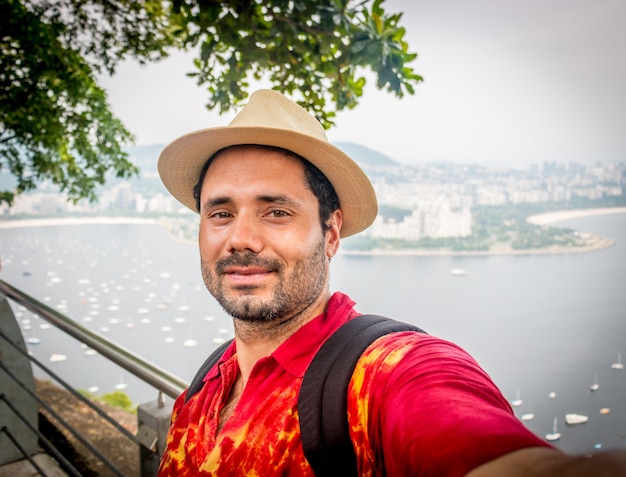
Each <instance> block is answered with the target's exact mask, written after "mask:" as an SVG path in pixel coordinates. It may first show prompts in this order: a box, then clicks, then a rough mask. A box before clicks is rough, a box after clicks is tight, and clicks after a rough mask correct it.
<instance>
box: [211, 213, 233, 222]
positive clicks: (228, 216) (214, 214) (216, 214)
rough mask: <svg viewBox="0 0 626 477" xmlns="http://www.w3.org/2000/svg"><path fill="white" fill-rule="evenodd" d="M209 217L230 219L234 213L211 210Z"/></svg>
mask: <svg viewBox="0 0 626 477" xmlns="http://www.w3.org/2000/svg"><path fill="white" fill-rule="evenodd" d="M207 217H208V218H209V219H216V220H221V219H222V220H223V219H229V218H231V217H232V214H230V213H229V212H224V211H219V212H211V213H210V214H208V215H207Z"/></svg>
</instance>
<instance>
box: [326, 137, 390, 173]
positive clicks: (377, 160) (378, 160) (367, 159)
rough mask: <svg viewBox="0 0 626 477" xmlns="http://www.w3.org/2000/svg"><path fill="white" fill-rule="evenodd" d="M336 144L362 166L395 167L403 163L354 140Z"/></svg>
mask: <svg viewBox="0 0 626 477" xmlns="http://www.w3.org/2000/svg"><path fill="white" fill-rule="evenodd" d="M334 144H335V146H337V147H338V148H339V149H341V150H342V151H343V152H345V153H346V154H347V155H348V156H350V157H351V158H352V159H354V160H355V161H356V162H358V163H359V164H361V165H362V166H369V167H395V166H400V165H401V164H400V163H399V162H396V161H394V160H393V159H391V158H390V157H389V156H386V155H385V154H383V153H381V152H378V151H374V150H372V149H369V148H367V147H365V146H361V145H360V144H355V143H353V142H336V143H334Z"/></svg>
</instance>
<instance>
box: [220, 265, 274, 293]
mask: <svg viewBox="0 0 626 477" xmlns="http://www.w3.org/2000/svg"><path fill="white" fill-rule="evenodd" d="M272 273H273V272H272V271H271V270H268V269H266V268H262V267H238V266H230V267H226V268H224V270H223V271H222V274H223V276H224V277H225V279H226V280H227V281H228V282H229V283H230V284H231V285H232V286H233V287H235V288H239V287H246V288H250V287H258V286H260V285H261V284H262V283H263V282H264V281H265V280H267V278H268V277H269V276H270V275H271V274H272Z"/></svg>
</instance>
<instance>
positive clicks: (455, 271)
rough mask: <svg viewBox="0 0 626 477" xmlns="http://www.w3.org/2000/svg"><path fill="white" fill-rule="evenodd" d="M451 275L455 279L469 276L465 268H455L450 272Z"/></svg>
mask: <svg viewBox="0 0 626 477" xmlns="http://www.w3.org/2000/svg"><path fill="white" fill-rule="evenodd" d="M450 275H452V276H455V277H462V276H465V275H467V270H465V269H464V268H453V269H451V270H450Z"/></svg>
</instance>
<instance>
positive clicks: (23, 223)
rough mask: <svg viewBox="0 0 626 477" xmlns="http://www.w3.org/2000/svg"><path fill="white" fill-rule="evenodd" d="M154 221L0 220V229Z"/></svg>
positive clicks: (96, 219) (117, 219)
mask: <svg viewBox="0 0 626 477" xmlns="http://www.w3.org/2000/svg"><path fill="white" fill-rule="evenodd" d="M156 223H157V221H156V220H155V219H140V218H134V217H62V218H50V219H22V220H0V229H16V228H21V227H53V226H58V225H111V224H156Z"/></svg>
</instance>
